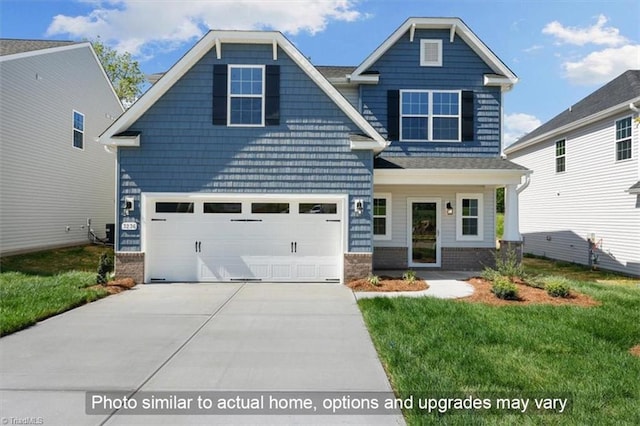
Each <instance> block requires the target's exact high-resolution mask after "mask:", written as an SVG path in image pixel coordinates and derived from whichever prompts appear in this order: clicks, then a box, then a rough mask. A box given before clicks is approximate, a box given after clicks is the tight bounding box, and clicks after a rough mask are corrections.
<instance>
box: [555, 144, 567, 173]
mask: <svg viewBox="0 0 640 426" xmlns="http://www.w3.org/2000/svg"><path fill="white" fill-rule="evenodd" d="M566 152H567V151H566V141H565V140H564V139H562V140H561V141H557V142H556V173H562V172H564V171H566V170H567V160H566Z"/></svg>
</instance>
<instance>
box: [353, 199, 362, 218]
mask: <svg viewBox="0 0 640 426" xmlns="http://www.w3.org/2000/svg"><path fill="white" fill-rule="evenodd" d="M353 211H354V212H355V213H356V215H357V216H360V215H361V214H362V212H363V211H364V200H362V199H357V200H353Z"/></svg>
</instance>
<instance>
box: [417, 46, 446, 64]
mask: <svg viewBox="0 0 640 426" xmlns="http://www.w3.org/2000/svg"><path fill="white" fill-rule="evenodd" d="M420 66H421V67H441V66H442V40H420Z"/></svg>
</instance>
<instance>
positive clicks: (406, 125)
mask: <svg viewBox="0 0 640 426" xmlns="http://www.w3.org/2000/svg"><path fill="white" fill-rule="evenodd" d="M400 117H401V118H400V140H403V141H439V142H447V141H452V142H457V141H460V123H461V120H460V92H459V91H454V92H452V91H428V90H402V91H400Z"/></svg>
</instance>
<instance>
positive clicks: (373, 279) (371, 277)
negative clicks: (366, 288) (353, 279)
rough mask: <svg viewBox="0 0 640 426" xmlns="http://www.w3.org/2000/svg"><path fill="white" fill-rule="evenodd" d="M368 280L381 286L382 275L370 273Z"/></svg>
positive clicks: (376, 285)
mask: <svg viewBox="0 0 640 426" xmlns="http://www.w3.org/2000/svg"><path fill="white" fill-rule="evenodd" d="M367 281H369V284H371V285H372V286H375V287H379V286H380V277H379V276H377V275H373V274H372V275H369V276H368V277H367Z"/></svg>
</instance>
